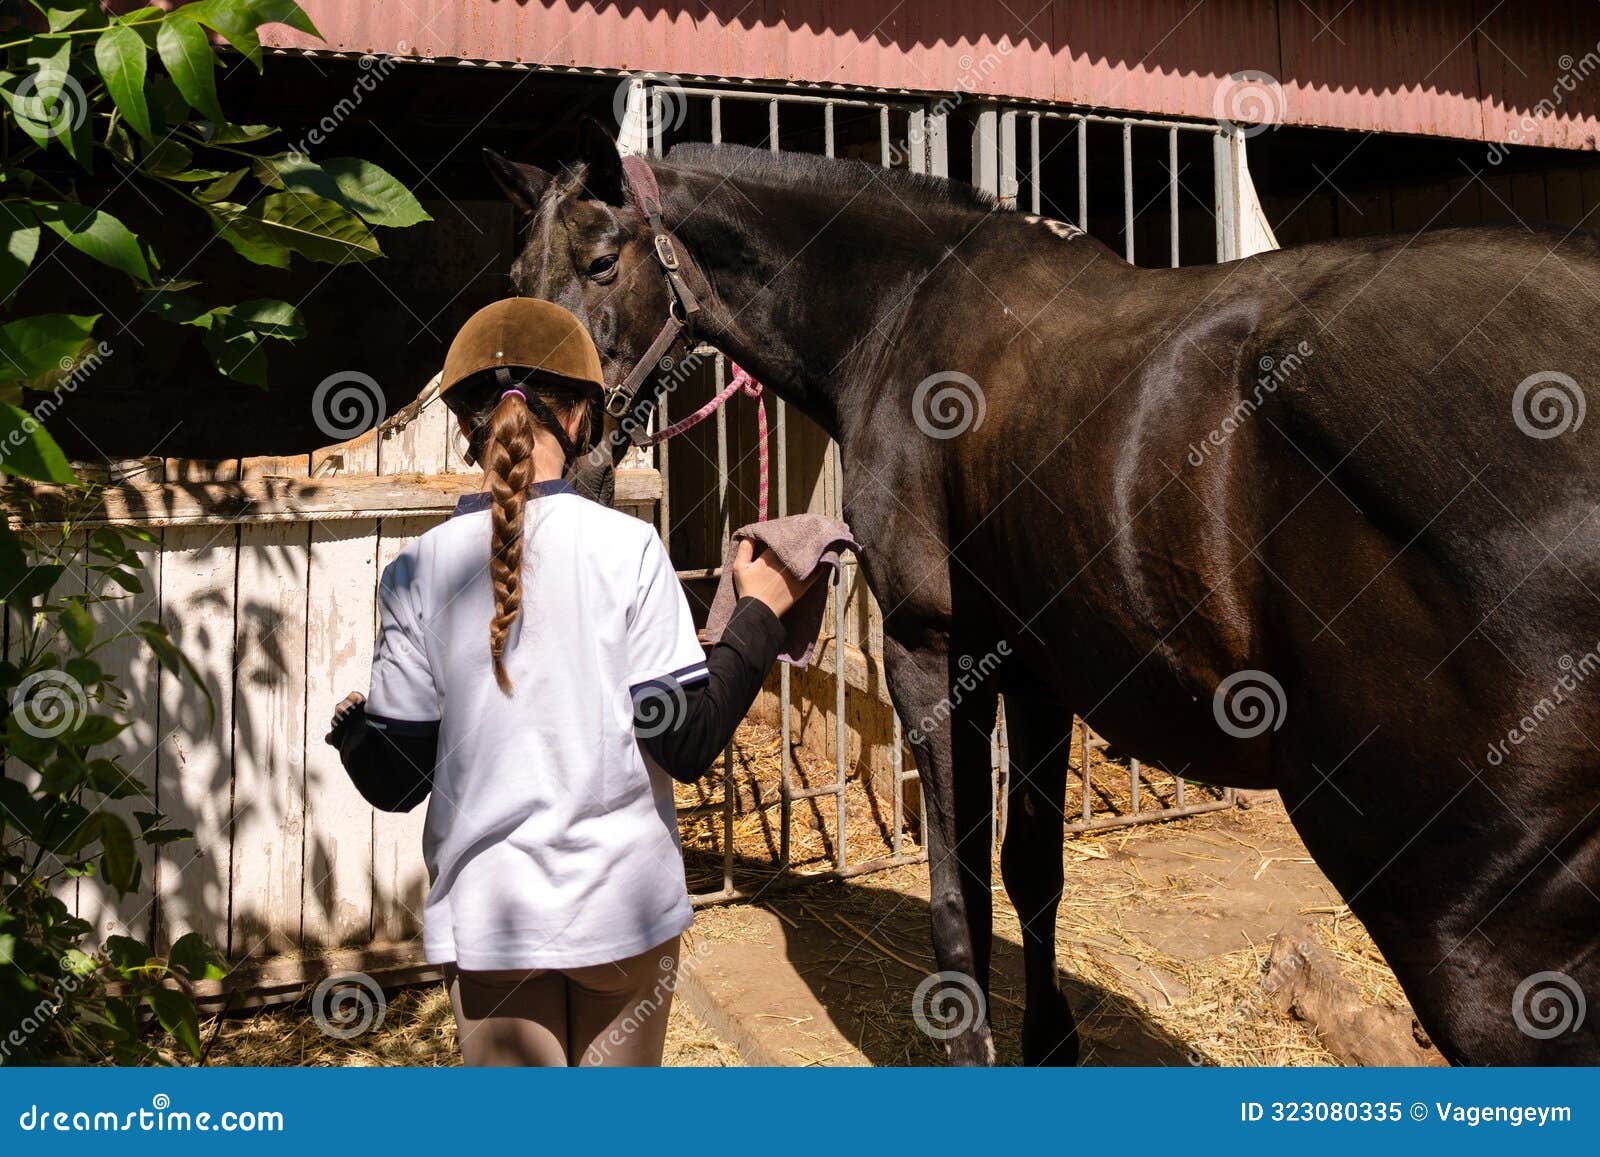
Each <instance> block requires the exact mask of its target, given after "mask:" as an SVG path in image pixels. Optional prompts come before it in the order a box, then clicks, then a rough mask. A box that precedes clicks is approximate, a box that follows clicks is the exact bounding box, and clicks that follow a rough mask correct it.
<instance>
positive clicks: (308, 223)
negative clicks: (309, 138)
mask: <svg viewBox="0 0 1600 1157" xmlns="http://www.w3.org/2000/svg"><path fill="white" fill-rule="evenodd" d="M258 204H259V209H258V210H257V211H256V213H255V214H253V215H257V216H258V219H259V220H260V222H261V225H262V228H263V230H264V232H265V234H266V236H267V237H268V238H269V239H271V240H272V241H273V242H275V243H277V244H279V245H282V246H284V247H285V248H288V249H292V250H293V251H294V252H296V253H298V254H300V255H301V256H303V257H309V258H310V259H311V260H312V261H322V262H327V263H328V264H338V263H340V262H344V261H370V260H371V259H372V258H374V257H382V256H383V250H382V249H380V248H379V247H378V240H377V238H375V237H374V236H373V235H372V230H370V229H368V228H367V227H366V226H365V225H363V224H362V223H361V219H360V218H359V217H357V216H356V215H355V214H354V213H352V212H350V211H349V210H348V209H346V208H345V207H344V206H343V205H340V204H338V203H336V202H334V201H330V200H328V199H327V198H325V197H317V196H313V195H310V194H306V193H287V192H285V193H271V194H269V195H268V196H266V197H263V198H262V199H261V201H260V202H259V203H258Z"/></svg>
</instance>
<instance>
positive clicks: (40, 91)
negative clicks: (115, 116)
mask: <svg viewBox="0 0 1600 1157" xmlns="http://www.w3.org/2000/svg"><path fill="white" fill-rule="evenodd" d="M25 52H26V58H27V67H28V71H27V72H26V73H23V74H18V73H14V72H6V73H4V74H3V75H0V99H3V100H4V101H5V104H6V106H7V107H8V108H10V110H11V114H12V116H13V117H14V118H15V120H16V123H17V127H19V128H20V129H22V131H23V132H25V133H26V134H27V135H28V138H29V139H30V140H32V141H33V143H34V144H36V145H38V146H39V147H40V148H41V149H42V148H47V147H48V146H49V144H50V142H51V141H52V140H59V141H61V143H62V146H63V147H64V148H66V149H67V151H68V152H69V153H72V154H73V155H74V156H76V155H77V154H76V153H75V151H74V149H75V141H74V140H73V134H72V132H71V129H72V127H73V126H74V124H77V125H79V126H80V127H81V126H82V125H83V124H85V123H87V121H88V112H89V110H88V108H87V106H86V102H85V96H84V92H83V88H82V86H81V85H79V84H78V82H77V81H76V80H74V79H73V78H72V76H71V64H72V39H71V38H70V37H68V36H35V37H33V39H32V40H30V41H28V42H27V47H26V50H25Z"/></svg>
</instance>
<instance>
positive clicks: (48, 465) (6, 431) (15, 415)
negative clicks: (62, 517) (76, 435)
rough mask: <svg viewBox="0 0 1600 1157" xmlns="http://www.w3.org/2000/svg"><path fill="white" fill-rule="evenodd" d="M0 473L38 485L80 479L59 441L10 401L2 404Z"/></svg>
mask: <svg viewBox="0 0 1600 1157" xmlns="http://www.w3.org/2000/svg"><path fill="white" fill-rule="evenodd" d="M0 474H19V475H21V476H22V477H24V478H31V479H33V480H34V481H35V482H56V483H59V484H61V485H63V486H70V485H72V484H73V483H75V482H76V481H77V480H78V479H77V475H75V474H73V472H72V467H71V466H68V465H67V456H66V455H65V454H63V453H62V452H61V447H60V446H58V445H56V440H55V439H54V438H52V437H51V436H50V435H49V433H47V432H46V431H45V428H44V427H43V426H41V425H39V423H38V422H37V421H35V420H34V417H33V415H32V414H27V413H24V412H23V411H21V410H19V409H17V408H16V407H15V406H13V405H11V404H10V403H9V402H0ZM36 569H43V568H36Z"/></svg>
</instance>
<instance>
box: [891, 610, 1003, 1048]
mask: <svg viewBox="0 0 1600 1157" xmlns="http://www.w3.org/2000/svg"><path fill="white" fill-rule="evenodd" d="M884 652H885V659H886V660H887V670H888V676H889V686H890V691H891V693H892V694H893V696H894V701H895V708H896V709H897V710H898V711H899V712H900V718H901V720H902V722H903V723H904V724H905V727H906V737H907V739H908V740H909V741H910V743H911V748H912V751H913V752H914V754H915V755H916V760H917V771H918V774H919V778H920V780H921V785H922V792H923V796H924V799H925V800H926V803H927V813H928V830H927V831H926V832H925V833H924V838H925V840H926V842H927V848H928V881H929V887H930V895H929V907H930V914H931V917H932V922H933V952H934V958H935V959H936V960H937V962H938V965H939V974H938V977H937V978H936V979H930V980H929V981H925V982H924V984H923V986H921V987H919V988H918V990H917V1004H916V1007H915V1008H914V1009H913V1011H914V1013H915V1015H916V1019H917V1023H918V1026H919V1027H921V1028H922V1029H923V1031H925V1032H928V1033H929V1034H930V1035H932V1036H935V1037H936V1038H938V1039H941V1040H943V1041H944V1043H945V1046H946V1048H947V1049H948V1051H949V1054H950V1060H951V1062H952V1063H953V1064H964V1065H986V1064H992V1063H993V1062H994V1042H993V1039H992V1037H991V1036H990V1031H989V1015H988V999H989V947H990V938H991V928H990V920H991V916H992V909H993V904H994V896H993V893H992V892H991V891H990V886H989V880H990V866H989V865H990V856H991V827H990V825H991V823H992V822H993V820H992V817H993V813H994V804H993V799H992V798H991V787H990V777H989V772H990V764H989V732H990V731H991V729H992V728H993V727H994V719H995V708H996V705H997V698H998V697H997V694H996V692H995V691H993V690H992V689H985V688H982V687H980V688H979V689H978V690H976V691H972V692H966V693H964V694H963V695H961V696H956V695H953V694H952V690H951V670H950V662H951V653H950V645H949V637H948V635H938V636H936V637H931V638H925V639H923V640H919V642H918V644H917V645H915V646H911V647H908V646H906V645H904V644H902V643H900V642H898V641H895V640H893V639H891V638H886V639H885V641H884ZM958 700H959V701H958Z"/></svg>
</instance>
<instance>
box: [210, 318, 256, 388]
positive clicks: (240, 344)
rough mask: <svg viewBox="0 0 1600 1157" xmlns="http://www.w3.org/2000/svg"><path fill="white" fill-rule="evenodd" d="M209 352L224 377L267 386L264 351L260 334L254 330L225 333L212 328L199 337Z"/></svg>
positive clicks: (251, 384) (213, 362)
mask: <svg viewBox="0 0 1600 1157" xmlns="http://www.w3.org/2000/svg"><path fill="white" fill-rule="evenodd" d="M200 344H201V345H203V346H205V347H206V349H207V350H208V351H209V352H210V354H211V362H212V364H213V365H214V366H216V367H217V372H218V373H219V374H221V375H222V376H223V377H225V378H232V379H233V380H234V381H236V382H243V383H244V384H245V385H247V386H255V387H256V388H257V389H262V390H264V389H266V388H267V353H266V351H265V350H264V349H262V348H261V338H260V337H259V336H258V335H256V334H254V333H248V332H247V333H240V334H235V335H234V336H233V337H225V336H223V333H222V331H221V330H215V329H214V330H212V331H211V332H210V333H208V334H206V336H205V337H203V338H201V339H200Z"/></svg>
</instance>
